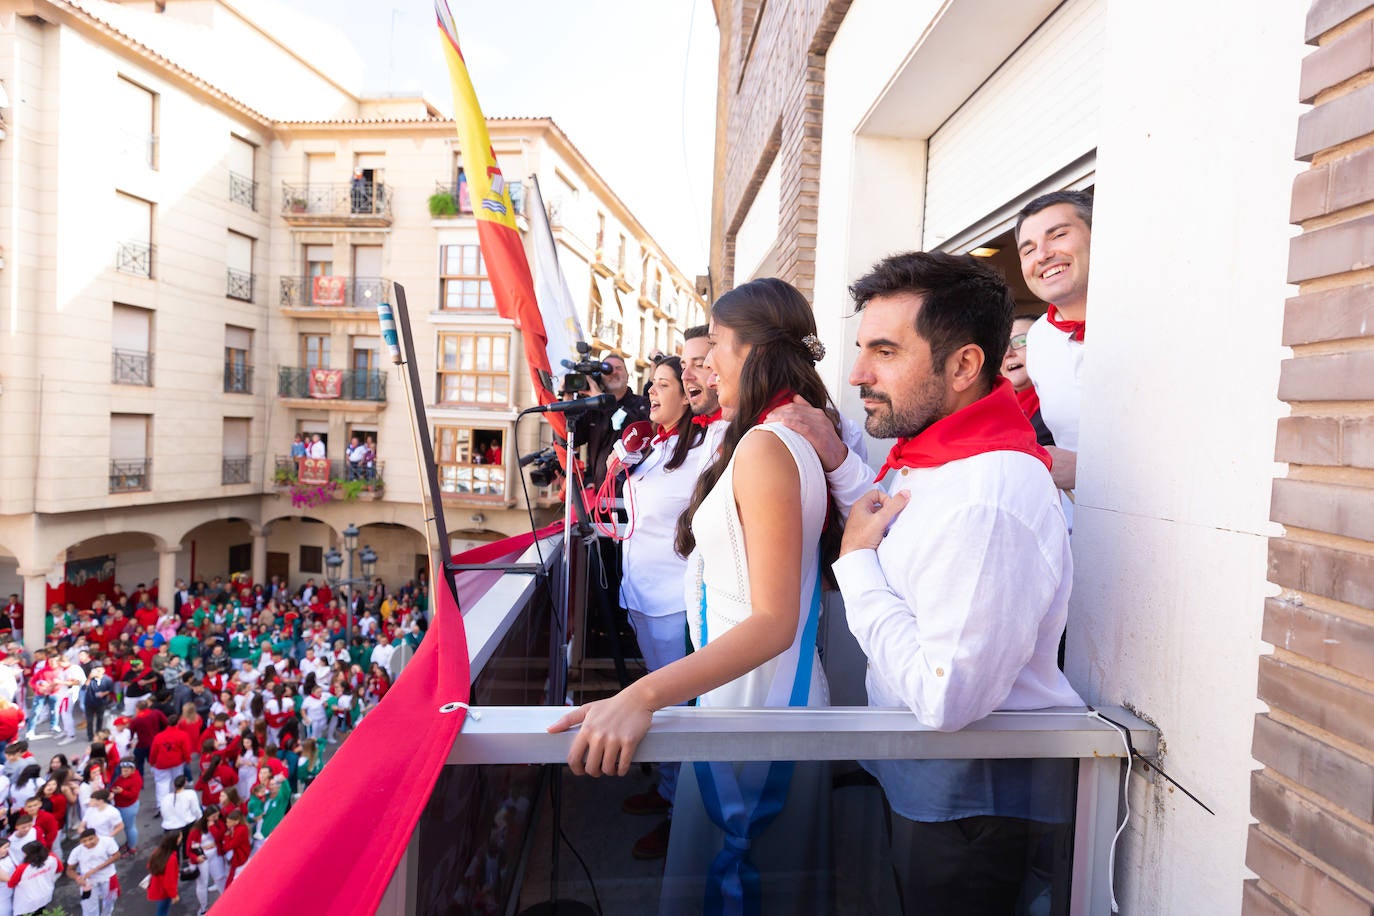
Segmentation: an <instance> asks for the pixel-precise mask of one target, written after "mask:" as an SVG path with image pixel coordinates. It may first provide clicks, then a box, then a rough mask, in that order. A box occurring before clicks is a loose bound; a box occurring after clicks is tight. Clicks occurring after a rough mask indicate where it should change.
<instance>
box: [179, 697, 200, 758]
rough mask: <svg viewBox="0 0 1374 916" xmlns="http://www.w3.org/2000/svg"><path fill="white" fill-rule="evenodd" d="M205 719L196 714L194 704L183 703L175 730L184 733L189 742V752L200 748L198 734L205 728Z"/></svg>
mask: <svg viewBox="0 0 1374 916" xmlns="http://www.w3.org/2000/svg"><path fill="white" fill-rule="evenodd" d="M205 725H206V722H205V719H204V718H203V717H202V716H201V715H200V713H198V712H196V704H194V703H183V704H182V706H181V720H180V721H179V722H177V728H179V729H181V730H182V731H184V732H185V733H186V738H187V740H188V741H190V742H191V750H192V751H193V752H194V751H195V749H196V748H198V747H200V734H201V731H202V730H203V729H204V728H205Z"/></svg>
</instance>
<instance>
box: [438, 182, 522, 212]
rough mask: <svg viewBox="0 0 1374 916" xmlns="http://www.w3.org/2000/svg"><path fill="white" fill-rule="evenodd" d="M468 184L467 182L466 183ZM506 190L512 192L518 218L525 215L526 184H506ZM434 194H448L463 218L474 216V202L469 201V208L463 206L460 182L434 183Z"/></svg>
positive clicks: (511, 199)
mask: <svg viewBox="0 0 1374 916" xmlns="http://www.w3.org/2000/svg"><path fill="white" fill-rule="evenodd" d="M465 183H466V182H465ZM506 190H507V191H509V192H510V205H511V208H512V210H513V211H514V214H515V215H516V216H524V215H525V184H524V182H521V181H508V182H506ZM434 192H435V193H436V194H447V195H449V196H450V197H452V198H453V204H454V206H455V207H457V208H458V213H459V214H461V215H463V216H471V215H472V201H470V200H469V201H468V205H467V206H461V205H460V203H459V201H460V200H461V198H460V197H459V194H458V182H456V181H443V180H442V179H441V180H439V181H436V182H434Z"/></svg>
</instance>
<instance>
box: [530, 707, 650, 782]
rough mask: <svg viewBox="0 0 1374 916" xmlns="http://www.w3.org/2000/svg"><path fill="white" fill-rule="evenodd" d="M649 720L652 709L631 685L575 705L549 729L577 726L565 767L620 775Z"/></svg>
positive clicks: (582, 773) (580, 773)
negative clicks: (600, 697)
mask: <svg viewBox="0 0 1374 916" xmlns="http://www.w3.org/2000/svg"><path fill="white" fill-rule="evenodd" d="M652 719H653V710H651V709H650V708H649V704H647V703H643V702H640V701H639V700H638V698H637V697H636V695H635V689H634V686H633V685H631V686H629V687H627V688H625V689H624V690H622V691H621V692H620V693H618V694H616V695H615V696H613V697H611V698H610V699H607V700H597V701H596V702H594V703H588V704H586V705H585V706H579V707H577V708H576V709H574V710H573V711H572V712H570V713H568V714H567V715H565V716H564V717H563V718H561V719H559V720H558V721H557V722H555V723H553V724H552V725H550V726H549V731H550V732H565V731H567V730H568V729H570V728H572V727H573V726H574V725H580V726H581V728H580V729H578V732H577V735H576V736H574V738H573V744H572V750H570V751H568V766H569V767H570V768H571V769H572V771H573V773H575V774H576V775H578V776H601V775H603V774H605V775H609V774H612V773H614V774H615V775H617V776H624V775H626V774H627V773H629V772H630V762H631V761H632V760H633V759H634V755H635V748H637V747H639V742H641V741H643V740H644V735H645V734H646V733H648V731H649V723H650V721H651V720H652Z"/></svg>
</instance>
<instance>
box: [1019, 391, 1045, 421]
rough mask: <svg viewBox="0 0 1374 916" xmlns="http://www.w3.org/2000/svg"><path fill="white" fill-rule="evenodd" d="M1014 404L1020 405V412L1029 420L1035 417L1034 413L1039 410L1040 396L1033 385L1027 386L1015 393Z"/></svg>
mask: <svg viewBox="0 0 1374 916" xmlns="http://www.w3.org/2000/svg"><path fill="white" fill-rule="evenodd" d="M1016 403H1018V404H1020V405H1021V412H1022V413H1023V414H1025V415H1026V418H1027V419H1029V418H1031V417H1033V416H1035V412H1036V411H1038V410H1039V409H1040V395H1039V393H1038V392H1037V391H1036V390H1035V386H1034V385H1027V386H1026V387H1025V388H1022V389H1021V390H1020V391H1018V392H1016Z"/></svg>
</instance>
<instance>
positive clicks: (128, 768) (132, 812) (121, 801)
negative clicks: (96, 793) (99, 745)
mask: <svg viewBox="0 0 1374 916" xmlns="http://www.w3.org/2000/svg"><path fill="white" fill-rule="evenodd" d="M142 794H143V777H142V776H140V775H138V770H136V769H134V762H133V761H132V760H121V761H120V762H119V775H118V776H116V777H115V780H114V782H112V783H110V799H111V801H113V802H114V806H115V808H116V809H117V810H118V811H119V817H120V819H122V820H123V821H124V837H125V842H127V843H128V844H129V845H128V849H127V850H126V851H125V853H124V855H125V856H127V857H129V858H132V857H133V856H134V855H135V854H136V853H137V852H138V823H137V822H138V797H139V796H140V795H142Z"/></svg>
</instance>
